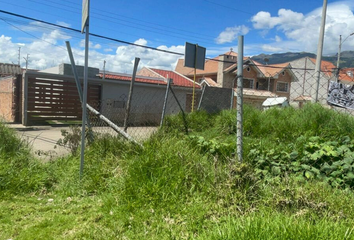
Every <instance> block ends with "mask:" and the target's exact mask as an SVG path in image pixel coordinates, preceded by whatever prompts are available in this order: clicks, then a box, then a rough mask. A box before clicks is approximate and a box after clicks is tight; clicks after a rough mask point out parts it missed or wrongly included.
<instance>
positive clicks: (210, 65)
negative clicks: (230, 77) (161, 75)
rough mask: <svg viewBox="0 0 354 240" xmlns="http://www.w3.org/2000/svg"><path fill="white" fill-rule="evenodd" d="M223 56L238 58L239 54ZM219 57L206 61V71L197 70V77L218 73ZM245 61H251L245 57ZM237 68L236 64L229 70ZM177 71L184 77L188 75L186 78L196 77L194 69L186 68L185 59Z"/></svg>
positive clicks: (178, 64) (230, 53)
mask: <svg viewBox="0 0 354 240" xmlns="http://www.w3.org/2000/svg"><path fill="white" fill-rule="evenodd" d="M222 55H229V56H234V57H237V53H235V52H233V51H229V52H226V53H224V54H221V55H219V56H222ZM219 56H217V57H214V58H212V59H207V60H205V65H204V70H199V69H197V71H196V74H197V75H207V74H215V73H217V72H218V67H219ZM243 59H244V60H246V59H249V57H244V58H243ZM235 66H236V64H233V65H232V66H230V67H229V68H227V69H231V68H232V67H235ZM175 71H176V72H179V73H181V74H183V75H186V76H191V75H194V68H189V67H184V59H178V62H177V65H176V68H175Z"/></svg>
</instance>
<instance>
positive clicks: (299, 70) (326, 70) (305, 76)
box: [290, 57, 336, 106]
mask: <svg viewBox="0 0 354 240" xmlns="http://www.w3.org/2000/svg"><path fill="white" fill-rule="evenodd" d="M290 64H291V66H292V67H293V72H294V74H295V76H296V77H297V79H298V81H296V82H293V83H292V87H291V89H290V103H298V104H299V105H300V106H301V105H302V104H303V103H305V102H309V101H315V100H316V95H317V94H316V92H317V81H318V80H317V74H316V71H315V68H316V59H314V58H309V57H304V58H300V59H297V60H294V61H292V62H290ZM335 69H336V67H335V66H334V65H333V64H332V63H331V62H328V61H322V62H321V73H320V80H319V87H318V95H317V96H318V101H319V103H321V104H323V105H326V104H327V95H328V87H329V82H330V81H335V79H336V78H335V74H334V72H335Z"/></svg>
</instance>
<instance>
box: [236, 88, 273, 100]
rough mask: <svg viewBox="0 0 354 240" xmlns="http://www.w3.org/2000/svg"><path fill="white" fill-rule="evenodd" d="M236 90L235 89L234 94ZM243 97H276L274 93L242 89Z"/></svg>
mask: <svg viewBox="0 0 354 240" xmlns="http://www.w3.org/2000/svg"><path fill="white" fill-rule="evenodd" d="M236 91H237V89H236V88H235V92H236ZM242 92H243V95H246V96H254V97H267V98H268V97H277V95H276V94H275V93H272V92H270V91H265V90H256V89H250V88H244V89H243V91H242Z"/></svg>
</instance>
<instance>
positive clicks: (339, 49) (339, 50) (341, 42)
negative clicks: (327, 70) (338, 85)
mask: <svg viewBox="0 0 354 240" xmlns="http://www.w3.org/2000/svg"><path fill="white" fill-rule="evenodd" d="M353 35H354V32H353V33H351V34H349V35H348V36H347V37H346V38H345V39H344V40H343V41H342V35H339V47H338V54H337V82H338V78H339V62H340V53H341V51H342V44H343V43H344V42H345V40H347V39H348V37H350V36H353Z"/></svg>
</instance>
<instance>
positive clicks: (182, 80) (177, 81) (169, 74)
mask: <svg viewBox="0 0 354 240" xmlns="http://www.w3.org/2000/svg"><path fill="white" fill-rule="evenodd" d="M150 69H151V70H152V71H154V72H156V73H157V74H159V75H161V76H162V77H164V78H172V79H173V85H174V86H179V87H193V80H191V79H189V78H187V77H185V76H183V75H182V74H179V73H177V72H175V71H169V70H162V69H155V68H150ZM195 87H196V88H200V85H199V84H198V83H197V82H196V83H195Z"/></svg>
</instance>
